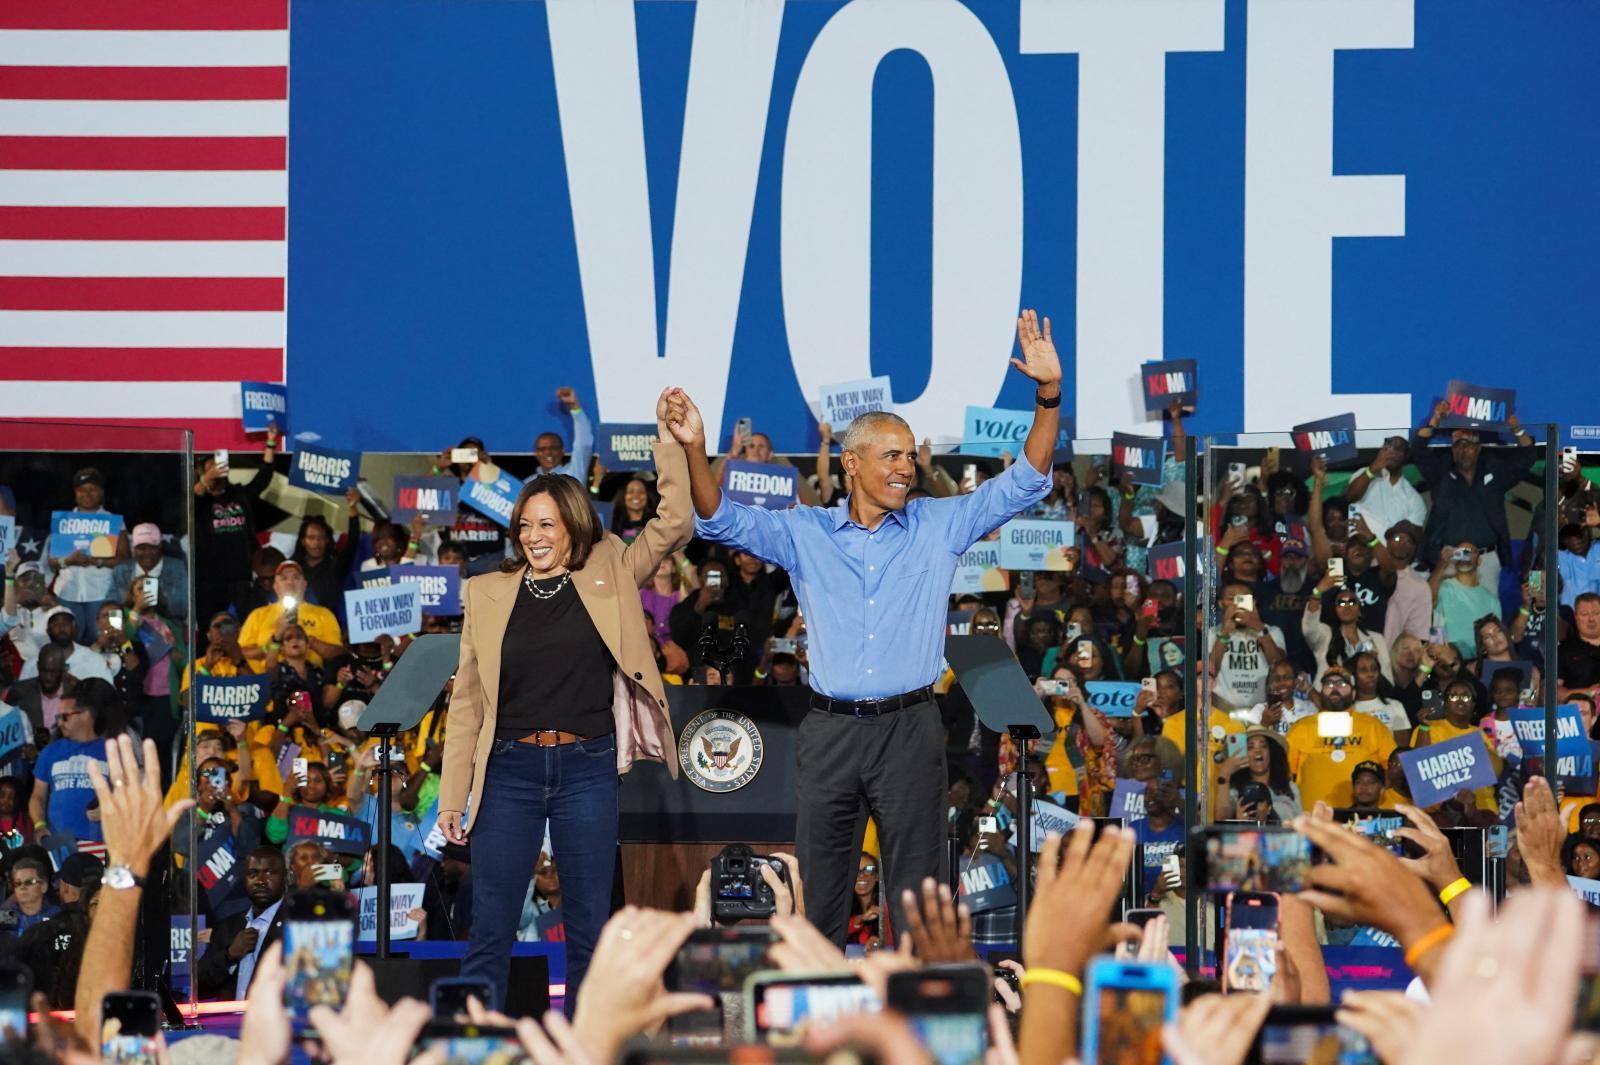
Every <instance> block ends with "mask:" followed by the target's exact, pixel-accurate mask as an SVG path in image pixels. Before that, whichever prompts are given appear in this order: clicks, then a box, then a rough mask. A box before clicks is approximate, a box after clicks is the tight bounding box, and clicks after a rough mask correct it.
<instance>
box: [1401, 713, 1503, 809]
mask: <svg viewBox="0 0 1600 1065" xmlns="http://www.w3.org/2000/svg"><path fill="white" fill-rule="evenodd" d="M1400 766H1401V768H1403V769H1404V770H1405V773H1406V783H1408V784H1410V785H1411V799H1412V802H1413V803H1415V804H1416V805H1417V806H1419V807H1422V808H1423V809H1427V808H1428V807H1430V806H1433V805H1435V804H1436V803H1441V802H1443V801H1444V800H1446V799H1449V798H1453V797H1454V796H1455V795H1457V794H1458V793H1460V792H1463V791H1475V790H1477V789H1478V788H1487V787H1491V786H1493V784H1494V782H1495V771H1494V766H1493V765H1492V764H1490V762H1489V748H1488V746H1487V745H1486V743H1485V741H1484V738H1483V734H1482V733H1479V732H1472V733H1469V734H1467V735H1465V736H1457V737H1456V738H1455V739H1453V740H1446V741H1445V742H1444V743H1430V744H1428V745H1427V746H1426V747H1417V748H1415V749H1414V750H1410V751H1405V752H1404V753H1402V754H1401V755H1400Z"/></svg>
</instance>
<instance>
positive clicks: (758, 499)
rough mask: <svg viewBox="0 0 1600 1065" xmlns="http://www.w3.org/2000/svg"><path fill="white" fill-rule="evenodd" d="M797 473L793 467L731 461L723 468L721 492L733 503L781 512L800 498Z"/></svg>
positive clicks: (798, 473) (738, 460)
mask: <svg viewBox="0 0 1600 1065" xmlns="http://www.w3.org/2000/svg"><path fill="white" fill-rule="evenodd" d="M799 485H800V471H799V470H797V469H795V468H794V467H793V466H779V465H776V464H773V463H764V462H745V461H744V460H742V459H730V460H729V461H728V463H727V465H726V466H725V467H724V468H723V477H722V490H723V491H724V492H726V493H727V494H728V498H729V499H731V500H733V501H734V502H735V503H745V504H748V505H749V506H752V507H766V508H767V509H768V510H784V509H787V508H788V507H789V506H790V505H791V504H793V503H794V501H795V499H796V498H797V496H798V495H799Z"/></svg>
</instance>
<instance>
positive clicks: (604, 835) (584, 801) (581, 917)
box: [461, 736, 620, 1017]
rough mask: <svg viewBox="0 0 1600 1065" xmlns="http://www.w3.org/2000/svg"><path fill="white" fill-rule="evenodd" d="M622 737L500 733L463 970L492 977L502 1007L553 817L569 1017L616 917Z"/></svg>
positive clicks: (477, 853) (477, 846)
mask: <svg viewBox="0 0 1600 1065" xmlns="http://www.w3.org/2000/svg"><path fill="white" fill-rule="evenodd" d="M619 781H620V778H619V777H618V776H617V740H616V737H615V736H599V737H596V738H595V739H592V740H584V741H581V742H579V743H572V744H568V745H566V746H563V747H534V746H531V745H529V744H525V743H512V742H509V741H507V740H495V741H494V746H493V747H492V748H491V749H490V754H489V766H488V769H487V771H486V772H485V773H484V778H483V795H482V796H481V801H480V802H479V803H478V806H477V810H478V813H477V816H476V817H475V818H474V820H473V823H472V833H471V838H470V840H469V846H470V847H471V848H472V933H471V936H470V938H469V940H468V945H467V956H466V959H465V960H464V961H463V962H462V963H461V975H462V976H464V977H472V978H476V979H480V980H486V981H488V982H489V983H490V984H491V985H492V986H493V987H494V990H495V998H496V1001H497V1003H498V1004H499V1005H502V1006H503V1005H504V1003H505V1000H506V985H507V984H508V983H509V982H510V978H511V945H512V943H514V942H515V941H516V938H517V923H518V921H519V920H520V919H521V917H522V902H523V899H524V898H525V897H526V896H527V893H528V882H529V881H530V880H532V879H533V869H534V863H535V862H536V861H538V858H539V848H540V845H541V844H542V843H543V842H544V829H545V822H546V820H548V821H549V823H550V845H551V847H552V849H553V850H554V851H555V854H553V855H551V857H553V858H554V859H555V861H556V872H557V875H559V876H560V877H561V918H562V921H563V923H564V924H565V925H566V936H567V996H566V1012H567V1016H569V1017H570V1016H572V1009H573V1006H574V1004H575V1003H576V1002H577V999H578V986H579V985H580V984H581V983H582V982H583V975H584V973H585V972H587V971H588V969H589V959H590V958H591V957H593V955H594V947H595V943H596V942H597V941H598V940H599V938H600V929H601V927H602V926H603V925H604V924H605V923H606V921H607V919H608V918H610V916H611V887H612V881H613V878H614V874H615V872H616V860H617V794H618V791H619Z"/></svg>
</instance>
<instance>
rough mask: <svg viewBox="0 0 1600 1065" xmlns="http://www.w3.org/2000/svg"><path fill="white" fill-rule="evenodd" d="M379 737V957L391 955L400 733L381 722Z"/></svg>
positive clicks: (374, 858) (375, 862) (375, 865)
mask: <svg viewBox="0 0 1600 1065" xmlns="http://www.w3.org/2000/svg"><path fill="white" fill-rule="evenodd" d="M372 734H373V735H374V736H377V737H378V748H377V751H378V831H377V835H376V837H375V839H374V841H373V846H374V847H376V848H377V850H376V852H375V853H374V854H373V856H372V871H373V874H374V879H375V880H377V882H378V884H377V887H378V900H377V901H378V927H377V937H378V950H377V956H378V957H379V958H387V957H388V956H389V903H390V901H391V900H390V898H389V811H390V809H391V807H392V803H393V797H392V794H391V789H392V787H393V785H392V782H391V781H390V779H389V778H390V776H391V773H390V768H391V766H390V762H389V745H390V744H391V743H393V742H394V740H395V738H396V737H397V736H399V734H400V729H399V727H398V726H396V725H392V724H383V725H378V726H376V727H375V728H374V729H373V730H372Z"/></svg>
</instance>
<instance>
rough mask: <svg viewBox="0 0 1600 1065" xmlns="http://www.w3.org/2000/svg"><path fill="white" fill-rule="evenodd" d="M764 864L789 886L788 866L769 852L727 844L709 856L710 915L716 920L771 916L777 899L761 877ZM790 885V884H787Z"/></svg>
mask: <svg viewBox="0 0 1600 1065" xmlns="http://www.w3.org/2000/svg"><path fill="white" fill-rule="evenodd" d="M762 866H767V867H769V868H770V869H771V870H772V871H773V872H774V873H776V874H778V879H779V880H781V881H783V883H784V884H786V885H789V867H788V866H786V865H784V864H783V862H782V861H780V860H778V859H777V858H774V857H773V856H772V855H770V854H756V853H755V852H754V851H752V850H751V849H750V847H749V845H748V844H744V843H730V844H728V845H727V846H726V847H724V848H722V851H721V853H719V854H718V855H717V856H716V857H715V858H712V859H711V916H712V917H713V918H715V919H716V920H718V921H738V920H743V919H745V918H747V917H754V918H764V917H771V916H772V915H773V912H774V911H775V910H776V908H777V899H776V898H775V897H774V896H773V894H772V888H771V887H770V886H768V884H767V882H766V880H765V879H763V878H762V876H761V867H762ZM789 886H790V887H791V888H792V887H793V885H789Z"/></svg>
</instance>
